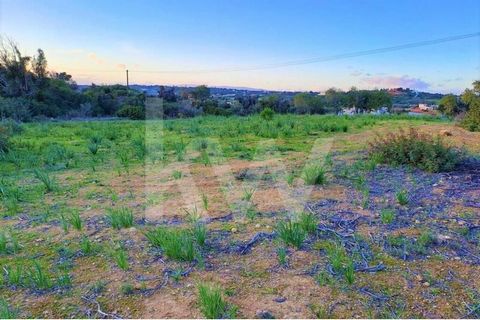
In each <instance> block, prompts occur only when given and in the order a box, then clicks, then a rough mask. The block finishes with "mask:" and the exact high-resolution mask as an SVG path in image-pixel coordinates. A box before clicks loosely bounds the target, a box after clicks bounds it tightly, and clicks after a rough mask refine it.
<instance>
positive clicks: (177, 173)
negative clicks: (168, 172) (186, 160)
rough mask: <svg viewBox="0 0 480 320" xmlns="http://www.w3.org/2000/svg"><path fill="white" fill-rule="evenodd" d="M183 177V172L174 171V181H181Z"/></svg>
mask: <svg viewBox="0 0 480 320" xmlns="http://www.w3.org/2000/svg"><path fill="white" fill-rule="evenodd" d="M182 175H183V174H182V172H181V171H178V170H175V171H173V173H172V177H173V179H175V180H179V179H181V178H182Z"/></svg>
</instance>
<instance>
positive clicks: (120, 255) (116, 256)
mask: <svg viewBox="0 0 480 320" xmlns="http://www.w3.org/2000/svg"><path fill="white" fill-rule="evenodd" d="M112 257H113V260H115V263H116V264H117V266H118V267H119V268H120V269H122V270H123V271H126V270H128V255H127V252H126V251H125V250H124V249H123V248H119V249H117V250H114V251H113V252H112Z"/></svg>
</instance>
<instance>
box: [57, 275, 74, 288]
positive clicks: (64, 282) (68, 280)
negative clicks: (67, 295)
mask: <svg viewBox="0 0 480 320" xmlns="http://www.w3.org/2000/svg"><path fill="white" fill-rule="evenodd" d="M57 286H59V287H61V288H71V287H72V276H71V275H69V274H68V273H66V272H65V273H63V274H62V275H60V276H59V277H58V278H57Z"/></svg>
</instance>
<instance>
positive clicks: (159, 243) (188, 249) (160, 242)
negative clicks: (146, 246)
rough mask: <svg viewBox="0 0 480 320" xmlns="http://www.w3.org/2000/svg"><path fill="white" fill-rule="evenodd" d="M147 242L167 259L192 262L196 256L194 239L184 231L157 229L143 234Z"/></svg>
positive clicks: (178, 229)
mask: <svg viewBox="0 0 480 320" xmlns="http://www.w3.org/2000/svg"><path fill="white" fill-rule="evenodd" d="M145 236H146V238H147V239H148V241H149V242H150V243H151V244H152V245H153V246H154V247H157V248H160V249H162V251H163V252H164V253H165V255H166V256H167V257H169V258H172V259H175V260H180V261H192V260H193V259H194V258H195V256H196V249H195V239H194V237H193V236H192V233H191V232H190V231H189V230H186V229H180V228H167V227H158V228H157V229H154V230H151V231H148V232H146V233H145Z"/></svg>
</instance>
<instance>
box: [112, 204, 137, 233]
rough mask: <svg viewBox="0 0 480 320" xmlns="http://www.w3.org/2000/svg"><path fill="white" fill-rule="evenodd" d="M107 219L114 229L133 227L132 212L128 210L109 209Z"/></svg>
mask: <svg viewBox="0 0 480 320" xmlns="http://www.w3.org/2000/svg"><path fill="white" fill-rule="evenodd" d="M107 219H108V221H109V222H110V224H111V225H112V227H113V228H114V229H121V228H130V227H131V226H133V212H132V210H130V209H129V208H125V207H123V208H118V209H117V208H116V209H109V212H108V214H107Z"/></svg>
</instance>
